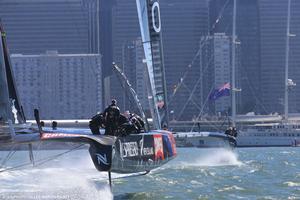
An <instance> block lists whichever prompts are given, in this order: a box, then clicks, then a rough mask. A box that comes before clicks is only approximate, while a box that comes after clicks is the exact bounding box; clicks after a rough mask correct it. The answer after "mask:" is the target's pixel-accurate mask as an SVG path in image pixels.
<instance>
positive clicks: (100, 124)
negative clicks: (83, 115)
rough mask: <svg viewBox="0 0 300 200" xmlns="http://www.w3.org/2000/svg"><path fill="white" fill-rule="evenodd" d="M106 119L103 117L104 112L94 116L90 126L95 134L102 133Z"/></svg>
mask: <svg viewBox="0 0 300 200" xmlns="http://www.w3.org/2000/svg"><path fill="white" fill-rule="evenodd" d="M104 124H105V121H104V117H103V113H97V114H96V115H95V116H93V117H92V119H91V121H90V123H89V127H90V129H91V131H92V133H93V134H94V135H100V130H99V129H100V128H104V127H105V126H104Z"/></svg>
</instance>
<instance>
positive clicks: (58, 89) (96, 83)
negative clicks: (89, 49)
mask: <svg viewBox="0 0 300 200" xmlns="http://www.w3.org/2000/svg"><path fill="white" fill-rule="evenodd" d="M11 60H12V65H13V69H14V74H15V79H16V83H17V87H18V90H19V94H20V99H21V102H22V105H23V107H24V112H25V114H26V116H27V118H28V119H33V118H34V117H33V109H35V108H39V109H40V112H41V118H42V119H88V118H90V117H91V116H93V115H94V114H95V113H96V112H98V111H101V109H102V98H101V97H102V81H101V75H102V74H101V56H100V55H99V54H58V53H57V52H55V51H49V52H47V53H46V54H41V55H21V54H13V55H12V56H11Z"/></svg>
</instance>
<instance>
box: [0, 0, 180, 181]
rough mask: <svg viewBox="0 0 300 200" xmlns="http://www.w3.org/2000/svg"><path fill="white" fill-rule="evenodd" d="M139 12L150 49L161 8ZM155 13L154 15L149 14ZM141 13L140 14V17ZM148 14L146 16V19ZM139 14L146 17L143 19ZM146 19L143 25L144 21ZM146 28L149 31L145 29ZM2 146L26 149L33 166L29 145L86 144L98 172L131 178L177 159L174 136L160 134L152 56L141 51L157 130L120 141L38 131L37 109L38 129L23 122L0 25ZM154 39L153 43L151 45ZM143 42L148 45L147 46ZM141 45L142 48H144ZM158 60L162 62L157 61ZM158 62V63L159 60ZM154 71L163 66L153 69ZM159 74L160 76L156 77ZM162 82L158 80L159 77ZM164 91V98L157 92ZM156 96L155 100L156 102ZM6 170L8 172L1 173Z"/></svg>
mask: <svg viewBox="0 0 300 200" xmlns="http://www.w3.org/2000/svg"><path fill="white" fill-rule="evenodd" d="M137 8H138V13H139V18H140V25H141V29H143V30H141V31H142V35H145V34H146V33H147V34H148V36H150V35H151V37H149V38H144V37H143V40H146V39H147V42H148V45H150V44H151V42H152V41H153V42H157V41H161V40H160V30H159V31H158V30H156V29H155V31H156V34H155V35H154V34H150V32H151V31H153V28H149V27H150V25H152V22H150V21H148V20H152V19H154V18H155V19H159V16H156V17H154V16H152V15H153V14H158V13H159V5H158V2H157V1H151V2H150V1H145V0H137ZM153 8H154V9H157V12H155V13H154V12H152V15H151V14H149V13H151V12H145V10H146V11H151V10H152V9H153ZM142 12H143V13H142ZM148 14H149V16H148ZM141 15H143V16H144V17H146V18H143V19H142V18H141ZM145 19H146V21H144V20H145ZM145 27H148V29H144V28H145ZM0 34H1V41H0V72H1V73H0V88H1V93H0V145H1V146H2V145H12V144H14V145H18V144H28V148H29V154H30V158H31V160H32V161H34V158H33V153H32V151H33V148H32V144H33V143H35V142H37V141H53V142H74V143H85V144H88V145H89V153H90V156H91V158H92V160H93V163H94V165H95V167H96V169H97V170H99V171H106V172H108V173H109V179H110V180H111V178H110V177H111V176H110V173H111V172H117V173H135V172H145V173H148V172H149V171H150V170H152V169H154V168H157V167H160V166H161V165H163V164H165V163H167V162H168V161H170V160H171V159H173V158H174V157H176V155H177V152H176V145H175V140H174V137H173V134H172V133H171V132H169V131H165V130H161V126H162V124H164V123H165V122H166V121H165V119H166V118H165V117H166V115H164V112H165V109H166V102H165V101H164V98H165V96H164V95H165V93H163V92H164V91H163V90H162V91H158V90H157V88H158V86H157V82H155V81H154V77H153V76H154V74H153V71H154V69H153V67H154V66H153V64H152V63H155V64H157V61H156V62H154V61H152V56H151V57H149V53H151V52H152V49H151V50H150V52H149V49H146V50H145V53H146V52H147V53H148V55H146V57H147V58H148V63H147V64H148V65H147V66H148V71H149V79H150V82H151V83H152V85H151V89H152V91H151V92H152V95H153V97H154V98H152V99H153V101H152V102H151V103H152V105H153V108H154V109H153V113H155V116H156V117H155V118H154V119H155V120H156V121H155V126H154V127H155V128H156V129H157V130H149V131H147V132H145V133H139V134H132V135H127V136H124V137H115V136H109V135H92V134H91V132H90V130H89V129H75V128H70V129H56V130H52V129H49V128H42V126H41V121H40V117H39V112H38V110H35V111H34V113H35V119H36V122H37V126H33V125H32V124H30V123H26V118H25V115H24V112H23V109H22V106H21V102H20V100H19V98H18V93H17V88H16V84H15V81H14V76H13V71H12V67H11V62H10V57H9V53H8V48H7V45H6V35H5V32H4V29H3V26H2V25H1V24H0ZM153 36H155V41H154V40H153ZM145 43H146V42H145ZM145 43H144V44H145ZM161 58H162V57H161ZM161 63H162V61H161ZM156 67H158V68H159V67H161V66H159V65H156ZM160 75H161V74H160ZM160 77H161V76H160ZM160 92H162V93H160ZM158 97H159V98H158ZM159 101H164V106H163V107H161V108H160V110H158V108H157V107H156V105H157V104H158V103H159ZM5 170H9V168H8V169H5Z"/></svg>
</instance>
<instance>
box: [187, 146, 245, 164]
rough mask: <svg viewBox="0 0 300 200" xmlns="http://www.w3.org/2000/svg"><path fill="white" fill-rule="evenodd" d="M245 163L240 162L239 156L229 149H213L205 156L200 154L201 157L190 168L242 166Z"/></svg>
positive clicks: (195, 159)
mask: <svg viewBox="0 0 300 200" xmlns="http://www.w3.org/2000/svg"><path fill="white" fill-rule="evenodd" d="M242 164H243V163H242V162H241V161H239V160H238V155H237V154H236V153H234V152H233V151H230V150H228V149H211V150H208V151H207V153H205V154H200V155H199V157H196V158H194V160H193V162H190V163H189V164H188V165H189V166H208V167H213V166H228V165H237V166H241V165H242Z"/></svg>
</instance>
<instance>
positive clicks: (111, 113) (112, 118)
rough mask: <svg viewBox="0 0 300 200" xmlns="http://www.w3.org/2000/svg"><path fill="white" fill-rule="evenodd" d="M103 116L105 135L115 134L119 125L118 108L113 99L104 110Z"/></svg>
mask: <svg viewBox="0 0 300 200" xmlns="http://www.w3.org/2000/svg"><path fill="white" fill-rule="evenodd" d="M103 116H104V119H105V135H116V131H117V129H118V126H119V118H120V109H119V107H118V106H117V101H116V100H115V99H113V100H112V101H111V104H110V105H109V106H108V107H107V108H106V109H105V110H104V113H103Z"/></svg>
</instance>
